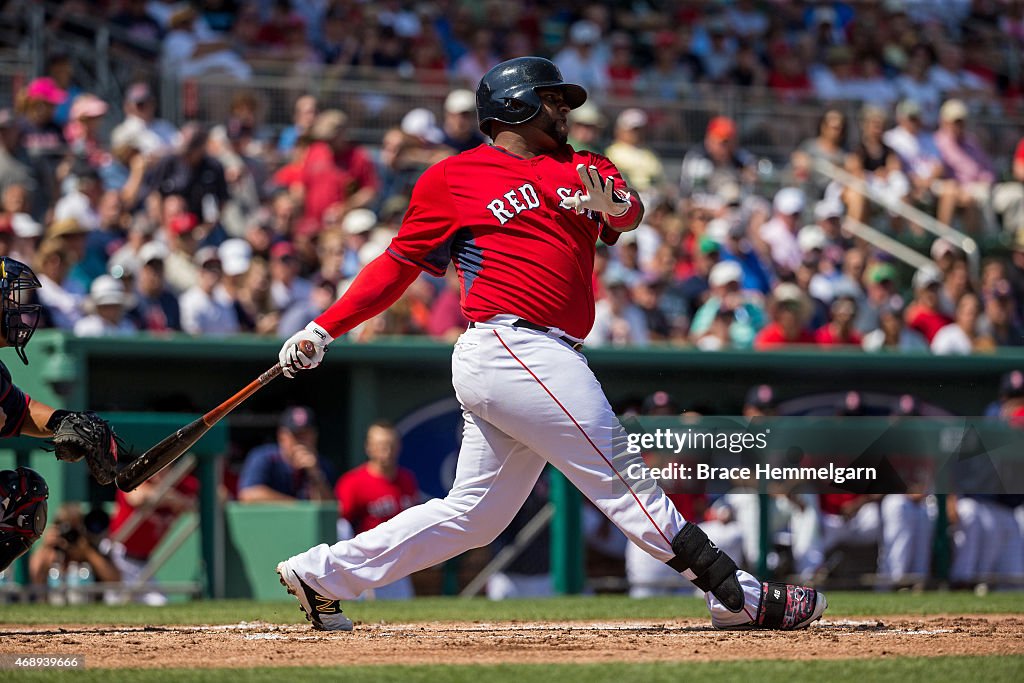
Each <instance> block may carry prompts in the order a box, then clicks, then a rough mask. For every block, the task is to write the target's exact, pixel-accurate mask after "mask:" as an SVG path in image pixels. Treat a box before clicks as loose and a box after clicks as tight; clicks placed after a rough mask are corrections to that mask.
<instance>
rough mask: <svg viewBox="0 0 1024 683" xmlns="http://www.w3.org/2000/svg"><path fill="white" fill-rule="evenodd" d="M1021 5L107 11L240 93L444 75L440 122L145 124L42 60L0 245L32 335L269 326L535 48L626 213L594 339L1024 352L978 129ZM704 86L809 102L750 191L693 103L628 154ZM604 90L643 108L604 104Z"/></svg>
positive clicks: (438, 320) (1007, 231) (408, 316)
mask: <svg viewBox="0 0 1024 683" xmlns="http://www.w3.org/2000/svg"><path fill="white" fill-rule="evenodd" d="M68 5H69V6H70V7H71V8H74V6H75V3H68ZM1022 5H1024V3H1020V2H998V1H995V0H991V1H984V0H975V1H973V2H971V1H966V0H965V1H962V2H949V3H941V11H940V10H939V4H937V3H928V2H915V1H912V0H905V1H903V2H884V3H877V2H849V3H843V2H835V3H828V2H825V3H809V2H795V1H794V2H784V1H781V0H779V1H771V2H769V1H765V2H755V1H750V0H735V1H734V2H724V3H698V2H680V3H649V4H648V5H647V6H646V7H647V11H640V9H638V8H637V7H635V6H631V8H630V9H628V10H627V9H621V10H618V9H614V10H610V9H609V7H608V6H607V5H605V4H598V3H568V2H556V3H547V4H544V5H540V4H532V3H526V4H516V3H510V4H507V5H501V6H500V7H493V6H491V5H481V6H479V7H477V6H476V4H475V3H458V2H435V3H423V4H418V3H392V2H358V3H353V2H326V3H294V4H293V3H289V2H287V1H279V2H241V1H235V0H221V1H217V2H214V1H212V0H210V1H206V2H196V3H192V4H186V3H180V2H161V1H159V0H154V1H151V2H143V1H140V0H135V1H129V0H126V1H124V2H111V3H108V4H107V9H108V12H109V17H108V18H109V21H110V22H111V24H113V25H116V26H118V27H120V28H122V29H124V30H125V31H127V32H128V33H130V34H132V35H135V36H136V37H138V38H140V40H141V39H152V40H160V41H162V42H161V43H159V44H160V45H161V46H162V51H163V64H164V67H165V68H166V69H167V71H166V73H168V74H173V75H175V76H187V77H194V76H202V75H203V74H205V73H214V72H216V73H227V74H230V76H231V77H232V78H233V79H235V80H236V81H238V82H244V81H245V80H246V79H247V78H249V75H250V74H251V73H252V63H254V60H255V59H256V58H257V57H259V58H274V59H279V60H281V61H284V62H288V63H289V64H292V65H297V64H302V63H306V62H307V61H308V62H309V63H311V64H319V65H328V66H329V67H331V68H333V69H335V70H336V71H335V72H334V73H335V75H336V77H337V78H339V79H341V78H346V77H349V76H353V77H354V74H355V72H354V71H353V70H354V69H358V68H359V67H373V68H374V69H375V70H374V71H373V73H374V74H376V76H375V77H381V76H380V74H381V73H388V72H389V70H390V72H393V74H395V75H397V76H399V77H402V78H415V79H417V80H419V81H421V82H424V83H430V82H433V83H454V84H455V85H454V87H453V88H452V89H451V91H450V93H449V94H448V96H447V98H446V99H445V100H444V104H443V107H442V108H441V109H440V110H438V111H436V112H435V111H433V110H431V109H430V108H427V107H416V108H413V109H411V110H410V111H408V112H407V113H405V115H404V117H403V118H402V120H401V124H400V125H399V126H396V127H394V128H391V129H389V130H387V131H386V132H385V133H384V135H383V136H382V137H381V139H380V140H379V142H378V144H375V145H362V144H359V143H357V142H355V141H353V139H352V136H351V135H350V123H351V120H350V115H349V113H347V112H345V111H342V110H340V109H337V108H332V107H327V106H324V105H323V104H322V103H321V102H320V101H318V99H317V97H316V96H314V95H313V94H301V95H300V96H298V97H295V98H294V100H293V101H290V102H288V103H287V104H286V105H285V104H283V103H279V104H281V106H291V107H293V109H292V111H293V118H292V122H291V124H290V125H288V126H287V127H285V128H283V129H281V130H272V129H271V128H270V127H268V126H266V125H265V123H264V121H263V120H262V119H261V117H262V116H263V111H262V107H261V106H260V98H259V97H257V96H256V93H255V92H254V91H252V90H244V89H242V90H235V91H233V92H234V94H233V95H232V96H231V98H230V102H229V103H228V104H227V109H228V113H227V115H226V117H225V118H224V120H223V121H222V122H221V123H219V124H218V125H215V126H212V127H211V126H205V125H200V124H198V123H195V122H190V121H185V122H180V123H172V122H169V121H166V120H163V119H161V118H160V117H159V115H158V114H159V112H158V111H157V109H158V98H157V97H156V92H155V87H156V85H157V84H156V83H147V82H137V83H133V84H131V85H130V86H129V87H127V88H126V90H125V97H124V101H123V102H121V103H120V106H119V107H118V106H113V105H112V104H111V103H108V102H105V101H104V100H102V99H100V98H99V97H97V96H95V95H93V94H91V93H89V92H86V91H83V90H82V88H81V87H79V86H78V85H77V80H76V78H75V73H74V68H73V62H72V60H71V59H70V58H69V57H68V55H66V54H63V53H59V52H56V51H55V52H53V53H52V54H51V55H50V58H49V59H48V60H47V64H46V74H47V75H46V76H41V77H39V78H35V79H32V80H30V81H28V82H27V83H26V84H25V86H24V87H23V88H22V89H21V91H20V92H19V93H18V97H17V102H16V105H15V107H14V108H13V109H10V110H3V111H0V253H5V254H8V255H10V256H13V257H15V258H18V259H20V260H22V261H25V262H26V263H28V264H30V265H31V266H32V267H33V268H34V269H35V271H36V273H37V274H38V275H39V277H40V280H41V282H42V283H43V287H42V288H41V289H40V290H39V297H40V302H41V303H42V304H43V306H44V321H43V326H48V327H55V328H59V329H63V330H67V331H71V332H74V333H75V334H79V335H130V334H137V333H139V332H148V333H166V332H175V331H182V332H185V333H188V334H192V335H204V336H207V335H231V334H236V333H252V334H260V335H271V336H279V337H284V336H288V335H290V334H292V333H293V332H294V331H295V330H297V329H300V328H301V327H302V326H303V325H304V324H305V323H306V322H308V320H310V319H312V318H313V317H315V316H316V315H318V314H319V313H320V312H321V311H323V310H324V309H325V308H326V307H327V306H329V305H330V303H331V302H332V301H334V299H335V298H336V297H337V296H338V295H339V294H340V293H341V292H343V291H344V289H345V287H346V286H347V283H348V282H350V281H351V279H352V277H353V276H354V275H355V274H356V273H358V271H359V270H360V268H361V267H362V266H364V265H365V264H366V263H367V262H368V261H369V260H371V259H373V258H375V257H377V256H378V255H380V254H381V253H383V252H384V250H385V249H386V247H387V245H388V243H389V241H390V239H391V237H392V236H393V235H394V234H395V232H396V231H397V229H398V227H399V225H400V224H401V220H402V216H403V212H404V210H405V207H406V206H407V204H408V196H409V193H410V191H411V188H412V186H413V184H414V183H415V181H416V179H417V178H418V176H419V174H420V173H422V171H423V170H424V169H425V168H426V167H427V166H429V165H430V164H432V163H434V162H436V161H437V160H439V159H442V158H444V157H445V156H448V155H451V154H456V153H459V152H461V151H464V150H466V149H469V148H472V147H474V146H476V145H479V144H487V142H488V141H487V139H486V138H485V137H483V136H482V135H481V134H480V133H479V131H478V130H477V125H476V114H475V97H474V93H473V89H474V87H475V84H476V81H477V80H478V79H479V77H480V76H481V75H482V74H483V73H484V71H486V70H487V69H488V68H489V67H490V66H493V65H494V64H495V63H497V62H498V61H499V60H501V59H503V58H507V57H510V56H514V55H519V54H528V53H539V54H546V55H549V56H552V58H553V59H554V60H555V62H556V63H557V64H559V66H560V67H561V69H562V71H563V74H564V76H565V78H566V80H569V81H574V82H579V83H582V84H584V85H585V86H586V87H587V88H588V89H589V90H590V91H591V93H592V98H591V101H590V102H588V103H587V104H585V105H584V106H583V107H581V108H579V109H578V110H576V111H574V112H573V114H572V118H571V130H570V143H571V144H573V145H574V146H575V147H577V148H585V149H591V150H595V151H600V152H602V153H605V154H606V155H607V156H608V157H609V158H610V159H611V160H612V161H613V162H614V163H615V164H616V165H617V166H618V168H619V169H620V171H621V172H622V173H623V175H624V176H625V177H626V179H627V181H628V182H629V183H630V185H631V186H632V187H633V188H635V189H636V190H637V191H638V192H640V194H641V195H642V196H643V198H644V200H645V203H646V206H647V215H646V218H645V220H644V222H643V224H642V225H641V226H640V228H639V229H637V230H636V231H634V232H631V233H628V234H625V235H623V237H622V238H621V239H620V240H619V242H618V243H617V244H616V245H615V246H611V247H609V246H606V245H603V244H599V246H598V252H597V257H596V261H595V272H594V286H595V290H596V293H597V310H596V321H595V325H594V329H593V332H592V333H591V334H590V336H589V337H588V338H587V340H586V342H587V344H588V346H600V345H612V346H625V345H631V346H642V345H647V344H671V345H675V346H680V347H682V346H693V347H696V348H700V349H704V350H709V351H711V350H718V349H749V348H755V349H769V348H776V347H779V346H783V345H788V344H816V345H822V346H830V347H835V346H843V347H846V348H849V349H864V350H866V351H881V350H927V349H931V350H932V351H933V352H935V353H947V354H952V353H971V352H975V351H984V350H989V349H993V348H996V347H1000V346H1018V345H1024V184H1022V181H1024V144H1021V145H1018V146H1017V149H1016V153H1015V154H1013V155H1012V158H1011V156H1010V154H1009V153H1008V152H1009V151H1010V150H1006V149H986V146H985V144H984V142H983V141H982V140H981V139H979V137H978V136H977V135H976V134H975V130H974V128H975V126H974V122H975V120H976V117H977V116H979V115H981V114H982V113H986V112H988V113H991V112H1011V111H1013V110H1014V107H1015V106H1016V104H1015V102H1016V100H1017V98H1018V97H1019V96H1020V95H1021V94H1022V92H1024V91H1020V89H1019V87H1018V86H1019V85H1020V83H1019V80H1018V79H1015V78H1012V77H1010V76H1009V75H1008V74H1012V73H1015V71H1014V69H1012V68H1010V67H1011V66H1012V65H1010V64H1009V62H1008V60H1009V59H1010V57H1008V54H1009V53H1017V52H1019V48H1020V46H1021V41H1022V40H1024V14H1022ZM484 8H491V9H492V10H494V11H493V12H490V11H488V12H487V14H486V15H485V14H484V11H485V9H484ZM53 21H54V22H56V23H59V22H60V21H61V16H60V15H58V16H55V17H54V18H53ZM666 27H677V28H674V29H670V28H666ZM428 71H430V72H437V74H436V77H435V76H431V75H430V74H428V73H427V72H428ZM720 85H739V86H759V85H760V86H765V87H766V88H768V89H769V90H770V91H772V96H773V97H775V98H777V100H778V101H779V102H780V103H781V102H785V101H788V100H791V99H792V98H797V97H804V96H806V97H814V98H818V99H820V100H821V101H822V105H821V117H820V122H819V125H818V128H817V133H816V134H815V135H813V136H811V137H809V138H808V139H806V140H802V141H799V140H797V141H794V144H793V146H792V149H791V150H790V151H791V154H790V155H789V157H788V158H787V159H783V160H781V162H782V163H779V164H776V167H775V172H774V174H773V176H772V179H771V180H772V182H771V183H765V182H764V180H765V179H764V174H763V173H762V169H761V160H759V159H758V158H757V157H755V156H754V155H752V154H750V153H748V152H747V151H745V150H744V149H743V146H742V145H741V144H740V142H741V137H742V136H741V131H740V129H739V127H738V125H737V122H736V121H734V120H733V119H730V118H728V117H726V116H721V115H719V116H714V117H712V118H710V121H709V122H708V124H707V126H706V130H705V133H704V136H703V141H702V142H701V143H699V144H697V145H695V146H694V147H693V148H692V149H690V150H689V151H688V152H687V153H686V155H685V158H683V159H682V162H681V165H679V166H678V172H676V166H675V164H676V163H678V162H672V167H671V168H669V167H667V166H668V164H669V163H670V162H669V161H668V160H667V159H665V158H663V157H662V156H660V155H659V154H658V153H657V152H656V151H655V150H654V149H653V148H652V147H651V146H650V145H649V144H648V142H647V140H648V136H649V135H651V133H652V131H654V130H655V129H657V130H661V131H665V130H671V127H672V126H673V125H675V124H676V123H678V122H674V121H673V118H672V116H671V115H669V114H667V113H666V111H670V110H661V109H659V108H657V107H655V106H651V104H650V103H651V102H655V101H657V100H658V99H659V98H661V99H672V98H679V97H683V96H686V95H687V94H691V95H692V94H693V93H696V92H699V91H700V89H701V88H709V87H717V86H720ZM607 97H615V98H620V101H621V98H627V99H628V98H632V97H637V98H641V99H638V100H637V102H638V103H644V106H642V107H640V106H636V107H628V108H625V109H621V108H620V109H617V110H615V111H616V114H615V116H611V112H612V111H613V110H612V109H607V108H605V107H604V104H603V103H604V102H605V101H606V98H607ZM848 100H855V101H857V102H859V103H861V104H862V105H863V106H862V108H861V110H860V112H859V116H858V118H857V120H855V121H849V120H847V117H848V112H849V111H850V110H849V109H848V108H847V107H835V108H833V107H832V106H830V105H829V102H837V101H848ZM821 164H830V165H831V166H832V167H834V168H836V169H838V170H839V171H845V172H846V173H847V174H849V175H851V176H853V178H854V181H855V183H854V184H850V183H846V184H845V185H844V184H840V183H839V182H836V181H835V180H834V179H833V178H832V177H831V176H830V174H829V173H825V172H823V171H822V168H821V166H820V165H821ZM677 177H678V182H676V178H677ZM865 193H867V194H869V195H870V196H871V197H873V198H874V199H869V198H866V196H865ZM879 202H882V203H879ZM895 202H905V203H906V204H907V205H909V206H911V207H913V208H916V209H920V210H923V211H925V212H926V213H927V214H929V215H931V216H933V217H935V218H937V219H938V220H939V221H941V222H942V223H945V224H950V225H953V226H954V227H955V228H957V229H960V230H962V231H964V232H965V233H966V234H969V235H971V236H972V237H974V238H976V239H977V240H978V241H980V242H984V241H985V240H988V241H990V242H991V241H994V242H996V243H999V244H1002V245H1003V247H1004V248H1003V250H1002V251H1000V252H992V253H991V254H989V255H988V257H987V258H986V259H985V260H984V261H983V263H982V265H981V268H980V269H978V270H977V271H975V270H974V269H972V263H971V262H970V260H969V259H968V254H967V253H965V251H964V250H963V249H961V248H960V246H962V245H959V244H955V243H954V241H950V240H945V239H934V237H933V235H932V234H931V233H928V232H925V231H924V230H923V229H922V226H921V225H920V224H918V223H917V222H915V221H913V220H908V219H906V218H904V217H901V216H899V215H897V214H896V213H895V212H894V211H890V210H889V209H888V208H883V207H884V206H886V205H887V204H886V203H895ZM860 224H867V225H868V226H874V227H875V228H878V229H880V230H882V231H883V232H885V233H887V234H889V235H890V236H893V237H895V238H896V239H898V240H900V241H902V242H904V243H906V244H909V245H911V246H912V247H914V248H915V249H917V250H918V251H919V252H921V253H922V254H923V255H924V256H925V257H927V258H928V259H929V260H930V261H931V262H932V263H933V264H934V265H933V266H925V267H920V268H917V269H916V272H915V270H914V269H908V268H907V267H906V266H905V265H904V264H903V263H902V262H901V261H899V260H896V259H895V258H894V257H893V255H892V254H891V253H889V252H887V251H882V250H879V249H876V248H874V247H871V246H870V245H869V244H868V243H867V242H865V241H864V240H863V239H861V238H859V237H857V236H856V235H855V234H854V231H853V230H852V228H851V226H856V225H860ZM459 289H460V288H459V283H458V279H457V277H456V275H455V273H454V272H449V274H448V275H447V276H445V277H443V278H432V277H429V276H426V275H424V276H422V277H421V278H420V279H419V280H418V281H417V282H416V283H414V284H413V286H411V287H410V288H409V290H408V291H407V292H406V294H405V295H404V296H403V297H402V299H401V300H400V301H399V302H398V303H397V304H396V305H395V306H393V307H392V308H391V309H390V310H388V311H386V312H385V313H382V314H381V315H380V316H378V317H376V318H374V319H372V320H370V321H368V322H366V323H364V324H363V325H360V326H359V327H357V328H356V329H355V330H353V331H352V332H351V333H350V334H349V335H348V337H349V338H350V339H351V340H352V341H358V342H362V341H369V340H372V339H374V338H376V337H378V336H381V335H393V334H403V335H429V336H432V337H435V338H437V339H441V340H450V339H452V338H454V337H455V336H457V335H458V334H459V333H460V332H461V331H462V330H463V329H464V328H465V325H466V323H467V321H466V320H465V319H464V317H463V316H462V313H461V311H460V308H459V305H458V300H459V294H460V291H459Z"/></svg>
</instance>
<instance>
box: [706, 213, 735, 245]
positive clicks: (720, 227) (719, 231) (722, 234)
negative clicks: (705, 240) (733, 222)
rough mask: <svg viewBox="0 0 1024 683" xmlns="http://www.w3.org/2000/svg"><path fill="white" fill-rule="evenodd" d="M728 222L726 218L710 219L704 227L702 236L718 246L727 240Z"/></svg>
mask: <svg viewBox="0 0 1024 683" xmlns="http://www.w3.org/2000/svg"><path fill="white" fill-rule="evenodd" d="M729 227H730V226H729V221H728V219H726V218H712V219H711V220H710V221H708V224H707V225H706V226H705V227H704V235H705V236H706V237H709V238H711V239H713V240H714V241H715V242H718V243H719V244H725V242H726V240H728V239H729Z"/></svg>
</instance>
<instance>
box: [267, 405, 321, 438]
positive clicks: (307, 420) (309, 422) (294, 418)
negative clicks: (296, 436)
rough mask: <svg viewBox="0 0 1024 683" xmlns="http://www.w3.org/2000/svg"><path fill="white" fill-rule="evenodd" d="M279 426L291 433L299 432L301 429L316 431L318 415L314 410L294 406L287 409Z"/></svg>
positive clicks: (279, 421) (282, 414)
mask: <svg viewBox="0 0 1024 683" xmlns="http://www.w3.org/2000/svg"><path fill="white" fill-rule="evenodd" d="M277 425H278V426H279V427H281V428H282V429H287V430H288V431H289V432H297V431H299V430H300V429H316V415H315V414H314V413H313V411H312V409H310V408H307V407H306V406H292V407H291V408H285V410H284V412H283V413H281V418H280V419H279V420H278V423H277Z"/></svg>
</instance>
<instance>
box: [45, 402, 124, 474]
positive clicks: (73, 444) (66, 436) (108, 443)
mask: <svg viewBox="0 0 1024 683" xmlns="http://www.w3.org/2000/svg"><path fill="white" fill-rule="evenodd" d="M58 413H59V415H58ZM50 422H51V423H56V425H55V426H53V425H50V426H51V429H53V449H54V452H55V454H56V455H57V458H58V459H60V460H66V461H68V462H78V461H79V460H81V459H82V458H85V461H86V463H87V464H88V465H89V471H90V472H92V476H93V477H95V478H96V481H98V482H99V483H101V484H109V483H111V482H113V481H114V475H115V474H117V469H116V467H117V452H118V448H119V447H120V446H122V445H123V444H122V443H121V440H120V439H119V438H118V437H117V434H115V433H114V429H113V428H112V427H111V426H110V424H109V423H108V422H107V421H106V420H104V419H103V418H101V417H100V416H99V415H97V414H96V413H93V412H84V413H72V412H68V411H63V410H61V411H56V412H55V413H54V416H53V418H51V420H50Z"/></svg>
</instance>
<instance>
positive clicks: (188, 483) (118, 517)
mask: <svg viewBox="0 0 1024 683" xmlns="http://www.w3.org/2000/svg"><path fill="white" fill-rule="evenodd" d="M162 476H164V474H163V473H161V474H159V475H157V476H156V477H153V478H152V479H150V480H149V481H147V482H145V483H144V484H142V485H141V486H139V488H137V489H135V490H134V491H132V492H131V493H125V492H124V491H118V492H117V494H116V497H115V498H114V500H115V502H116V503H117V508H116V512H115V513H114V519H113V520H111V522H110V534H111V536H113V535H114V534H116V533H117V531H118V529H120V528H121V527H122V526H124V525H125V523H126V522H127V521H128V520H129V518H131V516H132V515H133V514H134V513H135V511H136V510H137V509H138V508H140V507H142V506H143V505H144V504H145V502H146V500H147V499H148V497H149V496H151V495H152V494H153V492H155V491H156V488H157V485H158V481H159V478H160V477H162ZM198 493H199V480H198V479H196V478H195V477H194V476H192V475H189V476H187V477H185V478H184V479H182V480H181V481H179V482H178V483H177V484H176V485H175V487H174V488H173V489H171V491H170V492H168V494H167V496H165V497H164V499H163V501H161V502H160V504H159V505H158V506H157V508H156V509H155V510H153V512H152V513H151V514H149V515H147V516H146V517H145V518H144V519H143V520H142V523H141V524H139V525H138V526H137V527H136V528H135V531H133V532H132V533H131V534H129V535H128V537H127V538H126V539H124V540H123V541H122V543H123V544H124V548H125V555H127V556H128V557H129V558H131V559H134V560H146V559H148V558H149V555H150V553H152V552H153V550H154V549H155V548H156V547H157V545H159V543H160V541H161V540H162V539H163V537H164V535H165V534H166V533H167V532H168V531H169V530H170V528H171V526H172V525H173V524H174V522H175V521H176V520H177V519H178V515H179V514H180V513H182V512H184V511H185V510H188V509H190V508H191V507H192V505H193V504H194V502H195V499H196V494H198Z"/></svg>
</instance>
